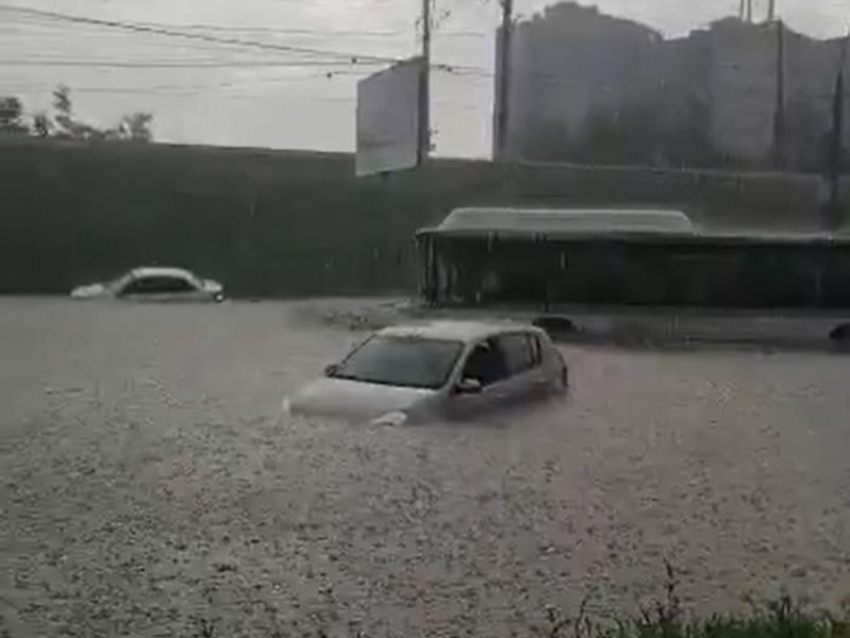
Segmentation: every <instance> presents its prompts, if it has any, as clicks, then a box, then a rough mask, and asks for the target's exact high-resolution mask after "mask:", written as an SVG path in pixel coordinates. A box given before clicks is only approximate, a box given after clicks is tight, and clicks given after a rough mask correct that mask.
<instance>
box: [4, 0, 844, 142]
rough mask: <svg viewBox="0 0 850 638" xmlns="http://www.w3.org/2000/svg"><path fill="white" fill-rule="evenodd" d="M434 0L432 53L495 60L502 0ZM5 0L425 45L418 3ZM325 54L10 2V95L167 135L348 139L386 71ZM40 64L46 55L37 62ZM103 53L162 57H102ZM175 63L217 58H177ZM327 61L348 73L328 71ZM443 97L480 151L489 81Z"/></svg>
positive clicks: (445, 135) (792, 12)
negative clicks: (100, 23) (78, 20)
mask: <svg viewBox="0 0 850 638" xmlns="http://www.w3.org/2000/svg"><path fill="white" fill-rule="evenodd" d="M436 2H437V6H438V11H437V12H438V15H442V14H443V12H449V15H448V16H447V17H445V18H444V19H442V20H441V22H440V24H439V27H438V29H437V36H436V41H435V50H434V57H435V59H436V60H437V61H439V62H447V63H448V62H450V63H455V64H462V65H465V66H474V67H481V68H482V69H487V70H492V67H493V57H494V54H493V44H492V39H493V38H492V33H493V29H494V28H495V25H496V24H497V21H498V3H497V2H496V0H489V2H488V1H487V0H436ZM515 2H516V5H517V12H518V13H519V14H520V15H528V14H531V13H533V12H535V11H537V10H539V9H541V8H542V7H543V6H545V5H546V4H549V3H547V2H545V1H544V0H515ZM755 2H756V6H757V11H758V12H759V14H762V13H764V11H766V9H765V6H766V4H767V0H755ZM777 2H778V4H779V8H780V12H781V14H782V16H783V17H784V18H785V19H786V20H787V21H788V22H789V23H790V25H791V26H792V27H793V28H795V29H798V30H801V31H803V32H805V33H809V34H812V35H817V36H838V35H841V34H842V33H844V32H846V29H847V25H850V2H848V0H777ZM0 4H14V5H17V6H21V7H29V8H34V9H42V10H48V11H58V12H63V13H69V14H75V15H81V16H88V17H96V18H101V19H107V20H123V21H132V22H156V23H166V24H173V25H176V26H178V27H181V28H185V27H187V26H190V25H204V26H214V27H223V29H222V30H220V31H206V30H205V31H204V33H214V34H215V35H218V36H221V37H231V38H234V37H235V38H243V39H251V40H260V41H263V42H269V43H275V44H283V45H292V46H297V47H307V48H313V49H321V50H332V51H343V52H351V53H358V54H361V55H362V54H372V55H378V56H387V57H404V56H407V55H410V54H412V53H414V51H415V47H416V38H415V20H416V16H417V10H418V5H419V0H0ZM585 4H589V3H585ZM596 4H597V5H598V6H599V7H600V9H602V10H603V11H605V12H608V13H613V14H616V15H621V16H625V17H629V18H633V19H636V20H640V21H642V22H645V23H647V24H649V25H650V26H653V27H654V28H657V29H660V30H661V31H663V32H665V33H667V34H684V33H687V32H688V31H690V30H691V29H693V28H696V27H700V26H705V25H706V24H708V23H709V22H710V21H712V20H714V19H717V18H720V17H723V16H724V15H730V14H732V13H734V12H735V11H736V9H737V6H738V0H599V1H598V2H597V3H596ZM276 30H281V31H283V32H274V31H276ZM317 61H320V62H321V63H322V64H323V65H324V64H325V63H326V62H327V58H326V57H322V58H318V57H316V56H306V55H296V54H293V53H275V52H262V51H257V50H251V49H246V48H244V47H236V46H224V45H216V44H207V43H200V42H190V41H183V40H179V39H173V38H166V37H162V36H154V35H146V34H132V33H124V32H120V31H110V30H108V29H104V28H101V27H94V26H84V25H77V24H67V23H61V22H55V21H50V20H45V19H35V18H32V17H23V16H18V15H15V14H12V13H8V12H0V95H5V94H16V95H19V96H21V97H22V98H23V99H24V101H25V102H26V104H27V106H28V107H29V108H30V109H31V110H37V109H44V108H47V106H48V105H49V102H50V89H51V88H52V87H53V86H55V85H56V84H58V83H61V82H64V83H65V84H67V85H69V86H70V87H71V88H72V90H74V95H75V103H76V105H77V111H78V113H79V115H80V116H82V117H83V118H86V119H88V120H90V121H92V122H94V123H98V124H107V123H111V122H112V121H113V120H117V119H118V118H119V117H120V115H121V114H122V113H125V112H128V111H132V110H150V111H152V112H154V113H155V115H156V125H155V132H156V135H157V138H158V139H160V140H162V141H174V142H187V143H196V142H197V143H207V144H223V145H240V146H241V145H245V146H270V147H275V148H313V149H322V150H351V149H352V148H353V145H354V108H355V103H354V96H355V90H356V82H357V80H358V79H359V78H361V77H362V76H363V74H365V73H367V72H368V71H371V70H376V69H375V68H374V67H372V68H368V67H366V68H364V67H360V68H357V69H354V70H352V68H351V67H350V66H348V65H345V66H335V67H327V66H317V65H316V62H317ZM36 62H37V63H38V64H40V65H41V64H43V65H44V66H32V64H33V63H36ZM103 62H113V63H116V62H117V63H121V64H123V63H131V64H138V63H156V64H159V65H161V66H160V67H159V68H102V67H97V66H91V65H92V64H96V63H103ZM305 62H306V64H307V66H305V65H304V64H305ZM77 63H84V64H86V65H89V66H79V65H77ZM58 64H66V65H67V64H74V65H75V66H56V65H58ZM175 64H192V65H206V67H207V68H177V67H175V66H174V65H175ZM51 65H54V66H51ZM225 65H239V66H225ZM282 65H289V66H282ZM163 67H165V68H163ZM330 71H336V72H338V73H335V74H334V75H333V76H332V77H330V78H328V77H327V76H326V74H327V73H328V72H330ZM433 101H434V105H433V108H434V126H435V128H436V129H437V137H436V143H437V148H438V152H439V153H440V154H443V155H463V156H480V155H486V154H487V153H488V152H489V148H490V113H491V109H492V87H491V80H490V79H489V78H487V77H469V76H465V77H459V76H457V75H452V74H448V73H445V72H438V73H436V75H435V78H434V94H433Z"/></svg>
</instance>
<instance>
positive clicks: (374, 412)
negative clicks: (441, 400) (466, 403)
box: [289, 379, 437, 420]
mask: <svg viewBox="0 0 850 638" xmlns="http://www.w3.org/2000/svg"><path fill="white" fill-rule="evenodd" d="M436 395H437V392H436V391H434V390H424V389H418V388H396V387H392V386H386V385H375V384H372V383H361V382H359V381H349V380H347V379H321V380H319V381H316V382H315V383H312V384H310V385H308V386H307V387H306V388H304V389H303V390H301V391H300V392H299V393H298V394H296V395H294V396H293V397H292V398H290V399H289V408H290V410H291V411H292V413H293V414H302V415H307V416H332V417H342V418H347V419H355V420H372V419H377V418H380V417H382V416H384V415H385V414H388V413H391V412H407V411H410V410H411V409H413V408H416V407H420V405H421V404H422V403H424V402H427V401H428V400H429V399H432V398H433V397H435V396H436Z"/></svg>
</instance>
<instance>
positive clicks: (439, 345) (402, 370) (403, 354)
mask: <svg viewBox="0 0 850 638" xmlns="http://www.w3.org/2000/svg"><path fill="white" fill-rule="evenodd" d="M462 350H463V344H462V343H461V342H459V341H449V340H440V339H421V338H404V337H385V336H376V337H372V338H371V339H369V340H368V341H367V342H366V343H364V344H363V345H362V346H360V347H359V348H358V349H357V350H355V351H354V352H352V353H351V355H349V357H348V358H347V359H346V360H345V361H343V362H342V364H340V365H339V367H338V368H337V369H336V370H335V371H334V373H333V374H332V375H331V376H333V377H334V378H337V379H351V380H353V381H363V382H364V383H377V384H380V385H391V386H398V387H405V388H426V389H432V390H435V389H437V388H440V387H442V386H443V385H445V383H446V381H448V378H449V375H450V374H451V371H452V369H453V368H454V366H455V363H456V362H457V360H458V357H459V356H460V353H461V351H462Z"/></svg>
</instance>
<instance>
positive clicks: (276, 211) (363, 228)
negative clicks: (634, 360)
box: [0, 139, 850, 296]
mask: <svg viewBox="0 0 850 638" xmlns="http://www.w3.org/2000/svg"><path fill="white" fill-rule="evenodd" d="M848 186H850V185H848ZM819 187H820V184H819V181H818V180H817V179H815V178H812V177H805V176H777V175H749V176H746V177H742V176H736V175H725V174H712V173H677V172H662V171H647V170H637V169H635V170H627V169H622V170H618V169H594V168H586V167H584V168H582V167H570V166H524V167H516V168H505V167H496V166H493V165H492V164H490V163H486V162H465V161H448V160H439V161H434V162H432V163H431V164H430V165H429V167H428V168H426V169H424V170H420V171H415V172H409V173H405V174H400V175H395V176H392V177H389V178H387V179H384V178H380V177H376V178H372V179H365V180H358V179H356V178H355V177H354V161H353V157H352V156H349V155H341V154H340V155H333V154H315V153H297V152H273V151H262V150H239V149H230V150H227V149H217V148H200V147H176V146H166V145H132V144H120V143H116V144H104V145H99V146H85V145H79V144H59V143H43V142H38V141H32V140H28V139H18V140H14V139H6V140H3V141H0V292H2V293H66V292H67V291H68V290H69V289H70V288H71V287H72V286H73V285H76V284H80V283H85V282H88V281H91V280H98V279H100V278H105V277H110V276H113V275H115V274H116V273H118V272H120V271H122V270H126V269H128V268H130V267H133V266H137V265H140V264H154V263H158V264H163V265H165V264H173V265H181V266H185V267H188V268H192V269H196V270H198V271H199V272H200V273H201V274H204V275H206V276H209V277H214V278H216V279H219V280H221V281H223V282H224V283H225V284H226V285H227V286H228V288H229V290H230V291H231V292H232V293H234V294H236V295H257V296H289V295H304V294H345V293H375V292H379V291H382V290H399V289H412V287H413V284H414V279H413V270H414V264H415V254H414V250H413V242H412V237H413V233H414V232H415V231H416V229H418V228H420V227H422V226H426V225H431V224H437V223H439V222H440V221H441V220H442V219H443V217H445V215H446V214H448V212H449V211H450V210H451V209H452V208H454V207H457V206H464V205H484V204H525V205H541V206H544V205H550V206H551V205H555V206H584V205H591V206H605V205H611V204H623V205H638V206H639V205H647V206H653V205H654V206H658V205H664V206H671V207H681V208H684V209H685V210H686V211H688V212H689V213H690V214H691V215H692V216H693V217H694V218H695V219H696V220H697V221H698V222H702V223H705V224H710V225H720V226H726V225H737V226H749V227H755V226H762V227H769V228H774V229H777V228H798V229H799V228H814V227H816V226H817V224H818V213H817V211H818V201H819ZM845 190H846V191H848V192H847V196H848V197H850V188H845Z"/></svg>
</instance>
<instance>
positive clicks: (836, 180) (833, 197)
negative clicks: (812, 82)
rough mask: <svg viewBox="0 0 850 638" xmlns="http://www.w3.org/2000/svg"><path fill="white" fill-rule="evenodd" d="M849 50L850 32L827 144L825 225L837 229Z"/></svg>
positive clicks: (840, 66)
mask: <svg viewBox="0 0 850 638" xmlns="http://www.w3.org/2000/svg"><path fill="white" fill-rule="evenodd" d="M848 48H850V32H848V33H847V38H846V39H845V40H844V43H843V45H842V48H841V55H840V57H839V67H838V75H837V76H836V78H835V95H834V97H833V104H832V132H831V134H830V142H829V158H828V163H829V165H828V168H827V179H828V181H829V200H828V202H827V204H826V211H825V213H826V218H827V223H828V224H829V225H830V226H831V227H833V228H834V227H837V226H839V225H840V224H841V222H842V221H843V220H842V219H841V175H842V173H843V172H844V70H845V67H846V66H847V50H848Z"/></svg>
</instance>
